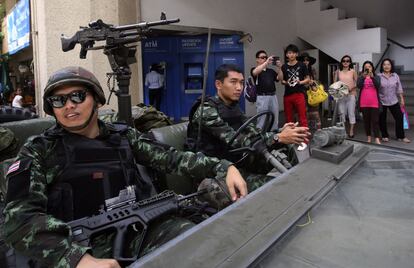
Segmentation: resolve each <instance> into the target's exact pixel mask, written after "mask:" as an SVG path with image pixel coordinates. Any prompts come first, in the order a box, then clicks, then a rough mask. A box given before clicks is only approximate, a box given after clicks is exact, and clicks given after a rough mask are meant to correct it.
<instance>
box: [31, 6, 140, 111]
mask: <svg viewBox="0 0 414 268" xmlns="http://www.w3.org/2000/svg"><path fill="white" fill-rule="evenodd" d="M31 8H32V36H33V54H34V55H33V58H34V61H35V79H36V96H37V97H36V98H37V99H36V101H37V103H38V104H39V107H42V105H43V102H42V96H43V89H44V87H45V85H46V83H47V79H48V77H49V75H50V74H51V73H53V72H54V71H56V70H58V69H60V68H63V67H66V66H73V65H75V66H77V65H79V66H82V67H84V68H86V69H88V70H90V71H92V72H94V73H95V75H96V76H97V78H98V79H99V81H100V83H101V85H102V87H103V88H104V91H105V95H106V97H108V96H109V91H108V89H107V78H106V73H107V72H111V68H110V66H109V61H108V59H107V57H106V55H104V54H103V51H102V50H94V51H88V54H87V57H86V59H80V58H79V51H80V46H79V45H76V47H75V49H73V50H71V51H69V52H63V51H62V46H61V41H60V36H61V34H65V35H66V36H69V37H71V36H73V35H74V34H75V33H76V32H77V31H78V30H79V26H87V25H88V23H89V22H91V21H95V20H97V19H102V20H103V21H104V22H105V23H108V24H114V25H122V24H132V23H137V22H138V17H137V14H139V12H138V11H137V10H138V8H139V4H138V3H137V0H119V1H111V0H72V1H64V0H54V1H43V0H31ZM102 44H103V43H102ZM95 45H99V43H97V44H95ZM138 56H140V54H139V55H138ZM139 59H140V58H139ZM131 69H132V72H133V74H132V78H131V86H130V92H131V95H132V105H135V104H136V103H138V100H139V99H142V96H141V97H140V95H141V94H142V93H141V92H142V91H140V92H138V90H137V88H138V86H137V85H138V84H139V82H138V65H137V64H133V65H131ZM105 108H111V109H114V110H117V109H118V108H117V100H116V96H113V97H112V98H111V101H110V104H109V105H108V106H105ZM40 110H42V109H40Z"/></svg>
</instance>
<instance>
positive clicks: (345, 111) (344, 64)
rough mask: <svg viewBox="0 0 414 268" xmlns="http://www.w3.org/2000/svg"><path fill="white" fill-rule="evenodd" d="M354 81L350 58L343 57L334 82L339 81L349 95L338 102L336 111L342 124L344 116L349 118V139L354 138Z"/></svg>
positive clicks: (354, 73)
mask: <svg viewBox="0 0 414 268" xmlns="http://www.w3.org/2000/svg"><path fill="white" fill-rule="evenodd" d="M356 80H357V74H356V72H355V70H354V68H353V63H352V59H351V57H350V56H348V55H345V56H343V57H342V59H341V63H340V64H339V70H337V71H336V72H335V75H334V82H337V81H341V82H343V83H345V84H346V85H347V86H348V88H349V95H348V96H345V97H343V98H342V99H340V100H339V101H338V110H339V113H340V115H341V118H342V122H344V123H345V120H346V116H347V115H348V118H349V135H348V136H349V137H350V138H353V137H354V126H355V123H356V121H355V103H356V91H357V90H356V89H357V87H356Z"/></svg>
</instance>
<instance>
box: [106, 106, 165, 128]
mask: <svg viewBox="0 0 414 268" xmlns="http://www.w3.org/2000/svg"><path fill="white" fill-rule="evenodd" d="M131 113H132V114H131V115H132V121H133V122H134V127H135V129H137V130H138V131H140V132H142V133H145V132H148V131H149V130H150V129H152V128H159V127H164V126H169V125H172V124H173V121H171V119H170V118H169V117H168V116H167V115H166V114H164V113H163V112H161V111H158V110H157V109H155V108H154V107H152V106H147V105H145V104H143V103H139V104H137V105H136V106H132V111H131ZM99 119H100V120H102V121H104V122H108V123H114V122H117V120H118V113H117V112H115V111H112V110H102V111H99Z"/></svg>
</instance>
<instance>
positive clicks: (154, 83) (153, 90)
mask: <svg viewBox="0 0 414 268" xmlns="http://www.w3.org/2000/svg"><path fill="white" fill-rule="evenodd" d="M157 71H158V64H152V65H151V69H150V72H149V73H147V75H146V76H145V86H147V87H148V89H149V103H150V105H152V106H154V107H155V108H156V109H157V110H160V107H161V96H162V92H163V89H164V76H163V75H161V74H160V73H158V72H157Z"/></svg>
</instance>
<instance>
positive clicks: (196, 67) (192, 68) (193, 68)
mask: <svg viewBox="0 0 414 268" xmlns="http://www.w3.org/2000/svg"><path fill="white" fill-rule="evenodd" d="M202 67H203V65H202V64H201V63H199V64H188V71H187V72H188V76H202V74H203V70H202V69H203V68H202Z"/></svg>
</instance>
